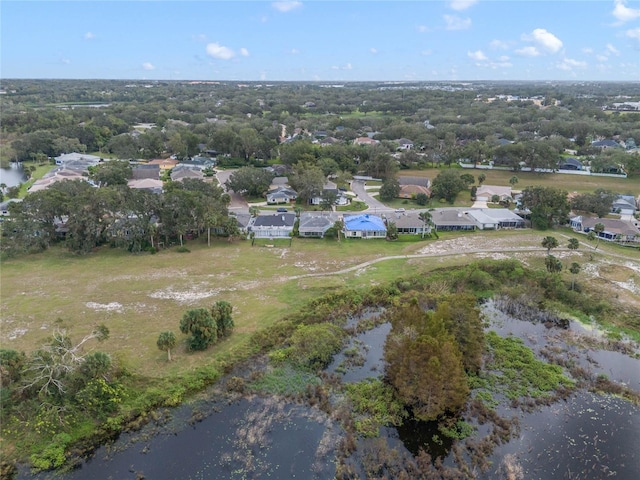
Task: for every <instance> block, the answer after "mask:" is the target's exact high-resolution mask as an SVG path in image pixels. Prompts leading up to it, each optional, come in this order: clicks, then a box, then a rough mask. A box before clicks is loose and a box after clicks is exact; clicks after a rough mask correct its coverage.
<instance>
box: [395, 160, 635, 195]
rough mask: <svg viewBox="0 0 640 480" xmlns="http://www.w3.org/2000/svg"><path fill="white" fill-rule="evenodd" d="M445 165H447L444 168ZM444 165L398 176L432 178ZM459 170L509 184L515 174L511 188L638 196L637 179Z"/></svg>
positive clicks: (407, 171)
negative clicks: (483, 175)
mask: <svg viewBox="0 0 640 480" xmlns="http://www.w3.org/2000/svg"><path fill="white" fill-rule="evenodd" d="M445 168H446V167H445ZM442 170H443V168H430V169H426V170H401V171H400V172H399V175H407V176H416V177H427V178H430V179H432V180H433V179H434V178H435V177H436V176H437V175H438V173H440V172H441V171H442ZM459 171H460V173H470V174H471V175H473V176H474V177H476V179H477V178H478V175H480V174H481V173H484V174H485V175H486V177H487V179H486V180H485V181H484V184H485V185H503V186H508V185H509V179H510V178H511V177H513V176H514V175H515V176H516V177H518V183H517V184H516V185H514V187H513V188H514V190H522V189H524V188H526V187H528V186H533V185H541V186H543V187H558V188H562V189H564V190H566V191H567V192H578V193H586V192H593V191H594V190H596V189H597V188H605V189H608V190H612V191H614V192H616V193H621V194H625V193H630V194H634V195H635V196H638V195H640V178H638V177H635V178H634V177H631V178H618V177H596V176H588V175H570V174H564V173H532V172H511V171H508V170H480V169H464V170H462V169H460V170H459ZM476 184H477V180H476Z"/></svg>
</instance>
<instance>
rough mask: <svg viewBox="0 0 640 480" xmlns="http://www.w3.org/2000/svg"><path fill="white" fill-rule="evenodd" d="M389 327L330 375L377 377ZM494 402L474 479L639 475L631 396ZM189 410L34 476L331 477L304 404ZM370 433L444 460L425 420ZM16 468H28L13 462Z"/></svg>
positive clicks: (633, 375)
mask: <svg viewBox="0 0 640 480" xmlns="http://www.w3.org/2000/svg"><path fill="white" fill-rule="evenodd" d="M483 311H484V314H485V320H486V322H487V323H488V324H489V327H488V328H489V329H492V330H495V331H496V332H498V333H499V334H500V335H502V336H507V335H514V336H518V337H520V338H522V339H523V340H524V342H525V344H526V345H527V346H529V347H530V348H531V349H532V350H533V351H534V352H536V353H538V354H539V353H540V352H542V351H544V350H545V349H546V350H549V349H551V350H553V351H554V352H558V354H559V355H565V356H566V357H567V358H569V359H571V360H572V361H573V362H576V363H577V364H578V365H580V366H583V367H584V368H585V369H587V370H589V371H590V372H593V373H594V374H598V373H605V374H607V376H608V377H609V378H610V379H612V380H615V381H618V382H624V383H625V384H627V385H628V386H630V387H632V388H635V389H637V388H638V385H639V384H640V383H639V382H640V361H639V360H637V359H634V358H631V357H629V356H627V355H624V354H622V353H619V352H611V351H604V350H598V349H597V348H595V347H591V348H587V347H584V346H583V345H584V344H585V343H584V342H581V341H580V335H581V331H580V330H581V329H580V328H577V327H576V326H572V327H571V328H570V329H568V330H562V329H559V328H547V327H545V326H544V325H541V324H532V323H529V322H527V321H525V320H519V319H514V318H512V317H509V316H507V315H504V314H502V313H501V312H499V311H497V310H496V309H495V308H493V306H492V304H491V303H489V304H487V305H485V306H484V307H483ZM390 328H391V327H390V325H389V324H388V323H385V324H382V325H379V326H377V327H375V328H373V329H371V330H369V331H367V332H364V333H362V334H360V335H357V336H355V337H354V338H353V339H351V341H350V343H349V345H348V346H347V347H346V348H345V351H343V352H342V353H341V354H339V355H337V356H336V358H335V359H334V362H333V363H332V364H331V366H330V367H329V369H328V370H329V371H332V372H338V373H340V374H341V375H342V376H343V380H344V381H346V382H355V381H360V380H364V379H366V378H369V377H373V378H378V377H380V376H381V375H382V374H383V368H384V365H383V346H384V341H385V338H386V336H387V334H388V333H389V331H390ZM586 334H587V335H591V334H590V333H589V332H586ZM347 351H350V352H351V353H350V354H347V353H345V352H347ZM354 358H355V359H357V361H353V359H354ZM349 359H351V361H349ZM496 410H497V412H498V413H499V414H500V415H501V416H503V417H505V418H512V417H517V418H518V420H519V424H520V432H519V434H518V435H517V436H516V438H513V439H511V441H509V442H508V443H506V444H503V445H499V446H497V447H496V449H495V450H494V452H493V454H491V456H490V458H489V460H490V465H491V467H490V469H489V470H487V471H486V472H480V471H476V473H477V475H478V478H481V479H483V480H485V479H486V480H489V479H494V478H506V475H505V473H504V470H503V469H504V464H505V462H506V461H507V459H508V460H509V463H510V464H511V466H512V467H513V468H516V469H519V471H520V472H521V473H522V476H520V477H514V478H521V479H526V480H529V479H545V480H546V479H556V478H559V479H604V478H609V477H611V478H616V479H618V480H637V479H639V478H640V454H639V452H640V409H639V408H638V407H635V406H634V405H632V404H630V403H629V402H626V401H624V400H622V399H619V398H616V397H612V396H609V395H598V394H593V393H590V392H586V391H584V390H582V391H578V392H576V393H574V394H573V395H571V396H570V397H569V398H568V399H567V400H560V401H557V402H555V403H553V404H551V405H549V406H540V407H536V408H535V409H534V410H533V411H530V412H525V411H523V410H521V409H518V408H512V407H511V406H510V404H509V403H508V402H503V403H501V404H500V405H498V406H497V407H496ZM190 411H191V407H182V408H181V409H178V410H176V412H175V413H174V414H172V416H173V421H172V423H171V424H169V425H165V426H162V428H160V429H158V428H155V429H154V428H153V427H149V428H145V429H143V430H142V431H141V432H139V433H136V434H135V435H129V436H127V435H124V436H123V437H122V438H121V439H120V440H118V441H117V442H116V443H115V444H114V445H112V446H109V447H102V448H100V449H99V450H98V451H97V453H96V455H95V456H94V458H93V459H92V460H90V461H89V462H87V463H85V464H84V465H83V466H82V468H80V469H78V470H76V471H74V472H71V473H69V474H65V475H62V476H52V475H50V474H49V475H39V476H37V477H36V478H40V479H49V478H62V479H68V480H85V479H86V480H93V479H134V478H136V475H138V474H143V475H144V477H145V478H147V479H245V478H247V479H262V478H276V479H290V478H302V479H332V478H334V475H335V471H336V470H335V464H334V460H335V456H336V453H337V452H336V450H335V448H336V446H337V445H338V443H339V439H340V436H341V435H342V432H341V429H340V428H339V427H338V426H337V425H335V424H334V423H332V422H331V421H330V420H328V419H327V417H326V415H324V414H322V413H321V412H319V411H318V410H316V409H314V408H309V407H306V406H304V405H298V404H285V403H282V402H280V401H279V400H277V399H263V398H257V397H254V398H251V399H243V400H239V401H237V402H234V403H231V404H224V403H223V404H220V405H217V406H216V407H215V408H214V409H210V410H207V411H206V412H205V415H203V417H204V420H202V421H201V422H200V423H196V424H195V425H193V426H191V425H189V423H188V421H187V420H188V417H189V415H190V413H189V412H190ZM470 421H471V422H473V421H472V420H470ZM380 432H381V436H382V437H384V439H385V440H386V441H387V443H388V444H389V445H392V446H393V448H395V449H397V451H398V452H399V455H400V456H401V457H403V456H405V455H411V454H415V453H417V451H418V450H419V449H420V448H425V449H426V450H427V452H428V453H430V454H431V455H432V457H434V458H435V457H440V458H442V459H443V460H444V461H445V464H446V465H453V458H452V455H451V454H450V448H451V443H450V442H447V441H446V439H444V438H443V439H440V440H438V441H435V442H434V434H437V433H438V432H437V430H436V428H435V426H434V425H431V424H426V423H419V422H416V423H411V422H407V423H406V424H405V425H404V426H403V427H401V428H399V429H395V428H391V427H388V428H382V429H381V430H380ZM487 433H488V428H487V424H485V425H484V426H479V427H478V430H477V434H476V438H479V437H482V436H484V435H486V434H487ZM371 440H372V439H368V440H361V441H359V447H358V452H361V451H365V452H366V448H367V445H368V444H367V442H371ZM442 440H444V441H442ZM358 452H356V454H354V456H353V458H352V460H353V462H354V463H355V464H357V463H358V462H359V460H358V455H359V454H362V453H358ZM365 455H366V453H365ZM467 460H468V459H467ZM19 478H22V479H26V478H32V477H31V476H30V475H29V474H28V472H23V473H22V474H21V475H20V476H19ZM363 478H364V477H363Z"/></svg>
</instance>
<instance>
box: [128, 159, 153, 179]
mask: <svg viewBox="0 0 640 480" xmlns="http://www.w3.org/2000/svg"><path fill="white" fill-rule="evenodd" d="M143 178H152V179H154V180H159V179H160V165H149V164H146V163H143V164H140V165H135V166H134V167H133V168H132V169H131V179H132V180H142V179H143Z"/></svg>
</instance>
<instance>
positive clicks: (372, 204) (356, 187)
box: [351, 180, 394, 214]
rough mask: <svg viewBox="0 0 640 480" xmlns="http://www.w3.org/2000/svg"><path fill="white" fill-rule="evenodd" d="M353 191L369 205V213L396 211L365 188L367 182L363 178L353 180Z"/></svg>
mask: <svg viewBox="0 0 640 480" xmlns="http://www.w3.org/2000/svg"><path fill="white" fill-rule="evenodd" d="M351 191H352V192H353V193H355V194H356V195H357V196H358V199H360V200H361V201H363V202H364V203H366V204H367V205H369V208H368V209H367V210H366V211H367V212H369V213H373V214H382V213H385V214H389V213H393V212H394V210H393V209H392V208H389V207H387V206H386V205H385V204H384V203H382V202H381V201H380V200H378V199H377V198H375V197H372V196H371V195H369V193H368V192H367V190H366V189H365V182H363V181H362V180H353V181H352V182H351Z"/></svg>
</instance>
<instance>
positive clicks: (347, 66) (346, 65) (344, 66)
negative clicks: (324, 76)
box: [331, 63, 353, 70]
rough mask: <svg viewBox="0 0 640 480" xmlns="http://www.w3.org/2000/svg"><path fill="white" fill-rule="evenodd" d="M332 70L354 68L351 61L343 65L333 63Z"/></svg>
mask: <svg viewBox="0 0 640 480" xmlns="http://www.w3.org/2000/svg"><path fill="white" fill-rule="evenodd" d="M331 70H353V66H352V65H351V64H350V63H345V64H344V65H342V66H338V65H333V66H332V67H331Z"/></svg>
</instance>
